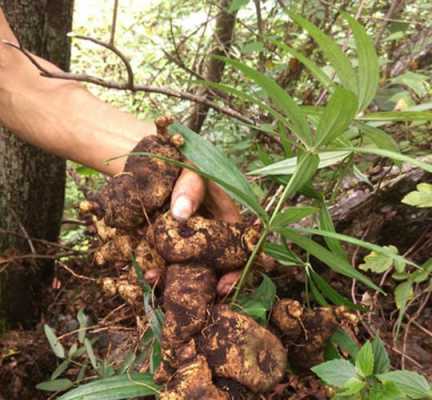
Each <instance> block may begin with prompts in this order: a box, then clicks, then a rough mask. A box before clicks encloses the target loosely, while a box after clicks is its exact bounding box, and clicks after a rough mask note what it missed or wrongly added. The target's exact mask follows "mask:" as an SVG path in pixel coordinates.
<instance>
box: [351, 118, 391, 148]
mask: <svg viewBox="0 0 432 400" xmlns="http://www.w3.org/2000/svg"><path fill="white" fill-rule="evenodd" d="M355 125H356V126H357V127H358V128H359V129H360V131H361V132H363V133H364V135H365V136H366V137H367V138H368V139H369V140H370V141H372V142H373V143H374V144H375V146H377V147H378V148H379V149H383V150H390V151H393V152H399V146H398V144H397V143H396V141H395V140H394V139H393V138H392V137H391V136H390V135H389V134H388V133H386V132H384V131H383V130H381V129H379V128H376V127H374V126H371V125H368V124H363V123H360V122H357V123H356V124H355Z"/></svg>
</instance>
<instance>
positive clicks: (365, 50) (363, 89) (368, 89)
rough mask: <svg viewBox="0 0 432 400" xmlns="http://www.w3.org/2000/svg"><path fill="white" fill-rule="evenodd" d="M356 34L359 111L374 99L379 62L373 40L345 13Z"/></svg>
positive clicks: (377, 81)
mask: <svg viewBox="0 0 432 400" xmlns="http://www.w3.org/2000/svg"><path fill="white" fill-rule="evenodd" d="M343 15H344V18H345V19H346V20H347V21H348V23H349V25H350V27H351V30H352V32H353V34H354V40H355V45H356V49H357V56H358V64H359V67H358V91H357V93H358V97H359V103H360V104H359V106H360V107H359V110H360V111H361V110H364V109H366V108H367V106H368V105H369V104H370V102H371V101H372V100H373V99H374V97H375V95H376V92H377V89H378V83H379V62H378V56H377V53H376V51H375V46H374V43H373V41H372V40H371V38H370V37H369V36H368V34H367V33H366V31H365V29H364V28H363V26H361V25H360V24H359V23H358V22H357V21H356V20H355V19H354V18H353V17H351V16H350V15H348V14H346V13H344V14H343Z"/></svg>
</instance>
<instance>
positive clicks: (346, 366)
mask: <svg viewBox="0 0 432 400" xmlns="http://www.w3.org/2000/svg"><path fill="white" fill-rule="evenodd" d="M311 370H312V372H314V373H315V374H316V375H318V377H319V378H320V379H321V380H323V381H324V382H325V383H327V384H328V385H331V386H335V387H338V388H343V387H344V385H345V384H346V383H347V382H348V381H349V380H350V379H352V378H355V377H356V376H357V374H356V369H355V367H354V365H352V364H351V363H350V362H349V361H347V360H343V359H338V360H330V361H327V362H325V363H322V364H319V365H317V366H315V367H313V368H311Z"/></svg>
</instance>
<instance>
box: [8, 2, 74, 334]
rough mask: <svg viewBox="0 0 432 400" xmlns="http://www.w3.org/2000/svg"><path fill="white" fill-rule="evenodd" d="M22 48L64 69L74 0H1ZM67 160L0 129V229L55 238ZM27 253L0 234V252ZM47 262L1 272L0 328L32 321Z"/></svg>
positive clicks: (23, 245)
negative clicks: (67, 34)
mask: <svg viewBox="0 0 432 400" xmlns="http://www.w3.org/2000/svg"><path fill="white" fill-rule="evenodd" d="M0 6H1V7H2V8H3V11H4V12H5V14H6V17H7V19H8V21H9V23H10V25H11V26H12V29H13V30H14V31H15V34H16V35H17V36H18V38H19V39H20V41H21V42H22V44H23V46H24V47H25V48H26V49H28V50H30V51H31V52H33V53H35V54H37V55H39V56H41V57H43V58H45V59H48V60H50V61H52V62H53V63H55V64H57V65H58V66H59V67H61V68H63V69H65V70H67V69H68V68H69V62H70V42H69V40H68V38H67V36H66V33H67V32H69V31H70V30H71V29H72V14H73V0H0ZM64 188H65V161H64V160H61V159H59V158H57V157H55V156H53V155H50V154H47V153H45V152H44V151H42V150H39V149H37V148H35V147H33V146H30V145H28V144H26V143H23V142H22V141H21V140H19V139H18V138H17V137H16V136H14V135H13V134H11V133H10V132H7V131H6V130H5V129H2V128H0V228H1V229H3V230H7V231H10V232H15V233H20V234H23V233H24V232H26V233H25V235H27V234H28V236H29V237H32V238H38V239H45V240H50V241H54V240H56V239H57V237H58V234H59V231H60V223H61V218H62V214H63V205H64ZM12 248H13V249H14V251H18V252H27V253H28V252H29V246H28V243H27V242H26V241H25V240H21V239H17V238H16V237H15V236H13V235H4V234H0V254H4V252H5V251H7V250H8V249H9V252H11V249H12ZM50 267H51V266H50V265H48V266H47V265H46V264H45V265H41V264H39V263H38V264H37V265H36V264H34V263H32V264H26V265H25V264H22V263H19V264H18V263H15V264H9V265H8V267H7V268H6V270H5V271H3V272H0V330H1V328H2V325H3V328H4V326H5V324H6V323H7V324H9V325H16V324H20V325H22V326H28V325H31V324H32V323H33V322H34V320H35V318H36V317H37V307H38V303H39V301H38V292H40V289H41V285H43V283H44V282H46V281H47V278H48V277H49V275H50V270H51V268H50Z"/></svg>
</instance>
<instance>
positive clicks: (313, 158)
mask: <svg viewBox="0 0 432 400" xmlns="http://www.w3.org/2000/svg"><path fill="white" fill-rule="evenodd" d="M318 164H319V157H318V156H317V155H316V154H312V153H306V154H305V155H304V156H303V157H302V158H300V160H299V163H298V165H297V167H296V170H295V172H294V174H293V175H292V176H291V178H290V180H289V182H288V184H287V187H286V191H285V192H284V193H285V199H289V198H290V197H291V196H293V195H294V194H296V193H297V192H298V191H299V190H300V189H301V188H302V187H303V186H304V185H306V183H308V182H309V181H310V180H311V179H312V177H313V176H314V175H315V173H316V171H317V169H318ZM272 222H273V221H272Z"/></svg>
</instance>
